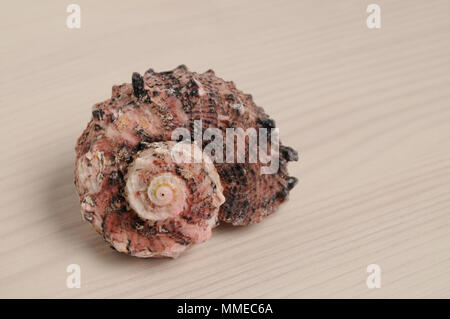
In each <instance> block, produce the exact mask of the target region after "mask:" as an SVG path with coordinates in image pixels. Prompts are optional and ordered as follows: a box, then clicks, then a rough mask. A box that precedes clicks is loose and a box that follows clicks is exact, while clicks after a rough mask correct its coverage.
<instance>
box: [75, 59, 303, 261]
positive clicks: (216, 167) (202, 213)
mask: <svg viewBox="0 0 450 319" xmlns="http://www.w3.org/2000/svg"><path fill="white" fill-rule="evenodd" d="M233 128H234V129H235V130H232V129H233ZM230 129H231V130H232V132H233V134H234V135H232V136H231V138H229V132H231V131H230ZM180 130H181V131H180ZM252 130H255V131H254V132H256V133H255V134H256V135H257V136H256V135H255V140H252V136H251V134H249V132H250V133H252V132H253V131H252ZM180 132H181V133H180ZM183 132H184V133H183ZM211 132H212V133H211ZM265 132H267V133H268V134H267V135H268V136H266V137H267V140H264V138H263V139H261V138H262V137H263V135H264V134H263V133H265ZM248 134H249V135H248ZM198 136H200V139H198V138H197V137H198ZM212 136H214V139H213V138H212ZM246 136H247V140H246ZM180 137H183V140H182V141H179V138H180ZM204 137H209V139H206V140H205V139H204ZM235 138H236V139H237V140H241V141H243V144H242V145H241V146H243V149H242V148H240V147H241V146H239V143H238V144H237V145H235V144H234V143H235ZM277 138H278V131H277V129H275V122H274V121H273V120H272V119H271V118H270V117H269V116H268V115H267V114H266V113H265V112H264V110H263V109H262V108H261V107H258V106H257V105H256V104H255V103H254V102H253V99H252V97H251V95H248V94H244V93H243V92H241V91H240V90H238V89H237V88H236V87H235V85H234V83H233V82H226V81H224V80H222V79H220V78H218V77H216V76H215V74H214V72H213V71H211V70H209V71H207V72H205V73H203V74H199V73H195V72H190V71H189V70H188V69H187V67H185V66H183V65H182V66H179V67H177V68H175V69H174V70H172V71H168V72H160V73H157V72H155V71H153V70H152V69H149V70H148V71H147V72H145V74H144V75H143V76H141V75H140V74H138V73H133V75H132V83H131V84H130V83H125V84H122V85H116V86H113V88H112V97H111V99H109V100H106V101H104V102H101V103H98V104H96V105H94V107H93V111H92V119H91V121H90V122H89V124H88V125H87V128H86V129H85V130H84V132H83V134H82V135H81V136H80V137H79V139H78V141H77V145H76V148H75V150H76V155H77V158H76V163H75V186H76V189H77V192H78V195H79V197H80V201H81V211H82V216H83V218H84V219H85V220H86V221H88V222H89V223H91V224H92V225H93V227H94V228H95V229H96V230H97V231H98V232H99V233H101V234H102V235H103V237H104V238H105V240H106V241H107V242H108V243H109V244H110V245H111V246H112V247H114V248H115V249H116V250H118V251H119V252H124V253H127V254H130V255H133V256H137V257H177V256H178V255H179V254H181V253H182V252H183V251H185V250H186V249H187V248H189V247H191V246H192V245H194V244H196V243H201V242H204V241H205V240H207V239H208V238H210V236H211V231H212V229H213V228H214V227H215V226H216V225H217V224H218V223H219V221H222V222H227V223H231V224H233V225H247V224H251V223H258V222H260V221H261V220H262V219H264V217H266V216H268V215H270V214H272V213H273V212H275V211H276V209H277V208H278V206H279V205H280V204H281V203H283V202H284V201H285V200H286V199H287V197H288V194H289V191H290V190H291V189H292V188H293V187H294V186H295V185H296V183H297V179H296V178H295V177H292V176H289V175H288V172H287V163H288V162H289V161H297V160H298V155H297V152H296V151H294V150H293V149H292V148H290V147H287V146H284V145H282V144H281V143H279V141H278V140H277ZM186 139H187V141H186ZM252 141H257V142H260V145H258V146H257V148H253V147H252V146H254V145H253V143H252ZM221 142H222V143H221ZM263 142H264V143H263ZM265 147H267V148H268V149H270V152H265V151H263V150H264V149H265ZM207 150H208V151H209V152H207ZM230 158H231V159H232V160H231V161H229V159H230ZM225 159H226V160H225ZM242 159H244V160H242ZM273 163H275V164H276V165H274V166H273V167H272V164H273ZM269 166H270V167H269ZM268 168H270V169H272V171H271V172H269V173H267V171H268V170H269V169H268ZM264 172H265V173H264Z"/></svg>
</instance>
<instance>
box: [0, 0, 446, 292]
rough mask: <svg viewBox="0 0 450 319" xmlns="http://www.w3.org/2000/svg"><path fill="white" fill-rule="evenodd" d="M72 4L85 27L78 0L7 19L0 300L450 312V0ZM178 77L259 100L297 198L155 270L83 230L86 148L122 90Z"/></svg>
mask: <svg viewBox="0 0 450 319" xmlns="http://www.w3.org/2000/svg"><path fill="white" fill-rule="evenodd" d="M73 2H76V3H78V4H79V5H80V6H81V10H82V11H81V19H82V20H81V29H79V30H77V29H72V30H70V29H68V28H67V27H66V24H65V20H66V17H67V15H68V14H67V13H66V6H67V5H68V4H69V3H71V2H69V1H8V2H5V3H2V5H1V7H2V10H1V13H0V21H1V27H0V33H1V44H0V52H1V60H0V70H1V71H0V87H1V95H0V103H1V107H0V116H1V117H0V118H1V126H0V133H1V134H0V142H1V147H2V152H1V155H2V156H1V157H0V206H1V210H0V212H1V215H0V238H1V240H0V297H3V298H10V297H38V298H42V297H51V298H53V297H62V298H71V297H77V298H79V297H85V298H92V297H94V298H100V297H120V298H122V297H123V298H128V297H138V298H155V297H170V298H172V297H193V298H195V297H211V298H216V297H246V298H253V297H288V298H304V297H307V298H310V297H327V298H328V297H331V298H335V297H357V298H361V297H369V298H371V297H378V298H391V297H445V298H448V297H450V105H449V100H450V40H449V36H450V19H449V12H450V2H449V1H447V0H437V1H418V0H414V1H412V0H411V1H406V0H402V1H376V2H375V1H370V2H369V1H331V0H328V1H320V2H319V1H312V0H309V1H294V0H292V1H287V0H284V1H276V2H275V1H262V0H251V1H242V0H233V1H224V0H221V1H219V0H215V1H206V0H204V1H200V0H194V1H167V0H165V1H162V0H160V1H133V2H131V1H95V2H94V1H85V0H83V1H73ZM371 2H375V3H378V4H379V5H380V6H381V17H382V25H381V29H377V30H369V29H368V28H367V27H366V22H365V20H366V17H367V13H366V7H367V5H368V4H369V3H371ZM181 63H184V64H186V65H188V67H189V68H191V69H192V70H196V71H201V72H203V71H205V70H207V69H209V68H213V69H214V70H215V71H216V74H217V75H219V76H221V77H223V78H224V79H227V80H233V81H235V83H237V85H238V87H239V88H241V89H242V90H244V91H245V92H247V93H252V94H253V96H254V98H255V100H256V102H257V103H258V104H259V105H261V106H263V107H265V109H266V111H267V112H268V113H269V114H270V115H271V116H272V117H273V118H275V119H276V121H277V124H278V126H279V127H280V132H281V136H282V140H283V141H284V142H285V143H286V144H287V145H291V146H293V147H295V148H296V149H298V150H300V154H301V160H300V161H299V162H298V163H293V164H291V165H290V172H291V174H292V175H295V176H297V177H298V178H299V179H300V183H299V186H298V187H297V188H296V189H295V191H293V192H292V193H291V198H290V201H289V203H287V204H285V205H284V206H283V207H282V208H281V209H280V210H279V212H278V213H276V214H275V215H273V216H272V217H270V218H268V219H267V220H265V221H264V222H263V223H261V224H259V225H253V226H250V227H245V228H233V227H230V226H226V225H225V226H221V227H220V228H219V229H217V230H216V231H215V232H214V234H213V238H212V239H211V240H210V241H208V242H207V243H204V244H202V245H199V246H197V247H195V248H193V249H192V250H190V251H189V252H188V253H186V254H185V255H183V256H181V257H180V258H179V259H176V260H140V259H136V258H132V257H128V256H126V255H121V254H118V253H116V252H114V251H113V250H111V249H110V248H108V246H107V245H106V244H105V243H104V242H103V240H102V238H101V237H100V236H99V235H97V234H96V233H95V232H94V230H93V229H92V228H91V227H90V226H89V225H88V224H87V223H84V222H83V221H82V220H81V217H80V214H79V203H78V198H77V196H76V194H75V190H74V186H73V182H72V180H73V164H74V145H75V141H76V139H77V137H78V136H79V135H80V134H81V132H82V130H83V129H84V127H85V125H86V123H87V121H88V120H89V117H90V110H91V106H92V105H93V104H94V103H95V102H98V101H101V100H104V99H107V98H108V97H109V96H110V92H111V86H112V85H113V84H118V83H122V82H129V81H130V79H131V73H132V72H133V71H140V72H143V71H145V70H146V69H147V68H149V67H152V68H154V69H155V70H159V71H162V70H167V69H172V68H173V67H175V66H177V65H179V64H181ZM72 263H75V264H79V265H80V266H81V281H82V284H81V288H80V289H68V288H67V287H66V282H65V281H66V277H67V275H68V273H66V267H67V265H69V264H72ZM372 263H376V264H378V265H380V267H381V269H382V286H381V288H379V289H372V290H370V289H368V288H367V286H366V277H367V275H368V274H367V273H366V267H367V265H369V264H372Z"/></svg>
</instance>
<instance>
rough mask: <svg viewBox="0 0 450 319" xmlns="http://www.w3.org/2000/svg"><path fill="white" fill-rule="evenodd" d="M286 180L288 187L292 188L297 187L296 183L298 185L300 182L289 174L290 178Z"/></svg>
mask: <svg viewBox="0 0 450 319" xmlns="http://www.w3.org/2000/svg"><path fill="white" fill-rule="evenodd" d="M286 182H287V186H286V187H287V189H288V190H291V189H293V188H294V187H295V185H297V183H298V179H297V178H296V177H294V176H289V177H288V178H286Z"/></svg>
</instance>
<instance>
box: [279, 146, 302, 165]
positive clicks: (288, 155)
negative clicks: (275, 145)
mask: <svg viewBox="0 0 450 319" xmlns="http://www.w3.org/2000/svg"><path fill="white" fill-rule="evenodd" d="M280 154H281V156H283V158H284V159H285V160H287V161H289V162H292V161H298V153H297V151H296V150H294V149H293V148H292V147H289V146H284V145H281V146H280Z"/></svg>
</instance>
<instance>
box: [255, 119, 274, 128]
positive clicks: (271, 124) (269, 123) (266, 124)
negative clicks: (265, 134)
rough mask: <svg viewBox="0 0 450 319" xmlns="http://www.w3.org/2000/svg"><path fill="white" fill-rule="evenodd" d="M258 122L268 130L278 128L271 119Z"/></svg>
mask: <svg viewBox="0 0 450 319" xmlns="http://www.w3.org/2000/svg"><path fill="white" fill-rule="evenodd" d="M257 122H258V123H259V124H261V126H262V127H264V128H267V129H271V128H275V127H276V124H275V121H274V120H272V119H271V118H267V119H258V121H257Z"/></svg>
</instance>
